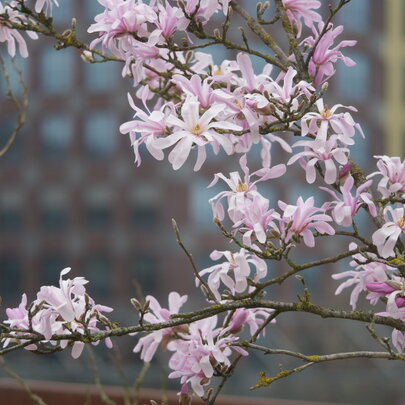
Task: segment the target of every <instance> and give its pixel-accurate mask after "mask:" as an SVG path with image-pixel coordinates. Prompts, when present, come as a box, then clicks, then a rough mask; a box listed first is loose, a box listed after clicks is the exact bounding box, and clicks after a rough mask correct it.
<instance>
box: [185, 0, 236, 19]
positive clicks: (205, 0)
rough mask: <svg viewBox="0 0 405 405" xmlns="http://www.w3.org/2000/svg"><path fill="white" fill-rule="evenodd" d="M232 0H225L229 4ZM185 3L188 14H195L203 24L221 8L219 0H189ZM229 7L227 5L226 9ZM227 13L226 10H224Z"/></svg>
mask: <svg viewBox="0 0 405 405" xmlns="http://www.w3.org/2000/svg"><path fill="white" fill-rule="evenodd" d="M229 1H230V0H224V2H225V4H226V5H227V4H228V3H229ZM184 3H185V6H186V7H185V10H186V13H187V14H188V15H194V16H195V18H197V19H199V20H200V21H201V22H202V23H203V24H206V23H207V22H208V20H209V19H210V18H211V17H212V16H213V15H214V14H215V13H216V12H217V11H218V10H219V9H220V5H219V3H218V0H187V1H185V2H184ZM227 9H228V7H226V10H227ZM224 13H226V12H224Z"/></svg>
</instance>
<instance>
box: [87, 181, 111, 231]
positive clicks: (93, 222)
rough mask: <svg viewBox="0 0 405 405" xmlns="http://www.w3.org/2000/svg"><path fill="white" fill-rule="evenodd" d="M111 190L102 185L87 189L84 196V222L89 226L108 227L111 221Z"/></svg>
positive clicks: (96, 227)
mask: <svg viewBox="0 0 405 405" xmlns="http://www.w3.org/2000/svg"><path fill="white" fill-rule="evenodd" d="M112 197H113V196H112V194H111V191H110V190H108V189H105V188H102V187H94V188H92V189H90V190H88V192H87V194H86V196H85V206H86V222H87V225H88V226H89V227H91V228H95V229H100V228H106V227H109V226H110V224H111V221H112V217H113V212H112V204H113V198H112Z"/></svg>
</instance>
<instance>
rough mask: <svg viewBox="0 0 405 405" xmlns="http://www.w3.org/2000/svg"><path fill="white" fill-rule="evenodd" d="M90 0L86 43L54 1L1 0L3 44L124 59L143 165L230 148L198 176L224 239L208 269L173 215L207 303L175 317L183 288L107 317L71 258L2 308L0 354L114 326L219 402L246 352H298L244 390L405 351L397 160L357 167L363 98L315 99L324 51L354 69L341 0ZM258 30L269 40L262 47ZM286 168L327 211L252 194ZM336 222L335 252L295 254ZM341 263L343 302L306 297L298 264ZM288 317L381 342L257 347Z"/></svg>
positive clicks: (403, 220)
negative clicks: (219, 166) (298, 171)
mask: <svg viewBox="0 0 405 405" xmlns="http://www.w3.org/2000/svg"><path fill="white" fill-rule="evenodd" d="M98 1H99V3H100V4H101V5H102V6H103V7H104V10H103V11H102V13H101V14H98V15H96V16H95V17H94V23H93V24H92V25H91V26H90V27H88V32H89V33H91V34H93V35H94V40H93V41H92V42H91V43H90V44H86V43H84V42H82V41H80V39H79V38H77V35H76V21H75V20H73V21H72V26H71V28H70V29H69V30H66V31H64V32H63V33H60V32H58V31H57V30H56V28H55V27H54V26H53V23H52V13H57V11H58V10H57V8H56V7H57V6H58V2H57V0H36V1H34V0H25V1H24V0H14V1H4V0H2V1H1V2H0V42H1V43H2V46H4V47H7V51H8V53H9V54H10V55H11V56H12V57H14V56H15V55H16V54H17V53H19V54H20V55H21V56H22V57H28V53H29V52H28V49H27V44H26V41H27V40H28V37H29V38H32V39H37V38H38V37H39V36H41V35H42V36H49V37H53V38H54V39H55V40H56V47H57V48H59V49H61V48H66V47H76V48H78V49H79V50H80V51H81V57H82V58H83V60H84V61H85V62H88V63H99V62H108V61H120V62H122V76H123V77H130V78H131V79H132V85H133V88H129V89H128V100H129V104H130V106H131V107H132V108H133V110H134V112H135V114H134V118H133V119H132V120H129V121H128V122H125V123H123V124H122V125H121V126H120V131H121V132H122V133H123V134H128V136H129V138H130V140H131V144H132V147H133V150H134V153H135V163H136V164H137V165H140V164H141V155H142V154H141V152H140V149H141V148H144V147H146V150H147V152H148V153H149V154H151V155H152V156H153V157H154V158H155V159H156V160H163V159H165V158H166V156H167V159H168V160H169V162H170V164H171V165H172V167H173V170H178V169H180V168H181V167H182V166H183V165H184V163H185V162H186V160H187V159H191V160H193V162H195V164H194V171H198V170H199V169H200V168H201V167H202V166H203V165H204V164H206V153H207V149H209V148H212V150H213V152H214V153H215V154H221V155H222V156H225V155H226V156H231V155H232V158H233V159H236V160H238V161H239V165H240V170H239V171H235V172H232V173H228V174H227V173H217V174H216V175H215V177H214V179H213V180H212V183H211V184H210V185H209V187H210V186H213V185H214V184H217V186H218V185H220V186H222V187H223V191H221V192H220V193H218V194H217V195H216V196H215V197H213V198H212V199H211V200H210V201H209V202H210V204H211V206H212V211H213V216H214V222H215V223H216V224H217V225H218V227H219V230H220V232H222V234H223V236H224V238H227V239H229V240H230V242H231V245H230V246H231V248H230V250H226V251H218V250H214V251H213V252H212V253H211V255H210V258H211V259H212V260H213V261H214V262H215V264H214V265H213V266H211V267H209V268H206V269H203V270H199V269H197V267H196V265H195V263H194V261H193V258H192V255H191V253H190V252H189V251H188V250H187V249H186V248H185V246H184V245H183V242H182V240H181V239H180V234H179V231H178V228H177V225H176V223H175V222H174V223H173V226H174V229H175V231H176V235H177V238H178V243H179V244H180V246H181V247H182V248H183V250H184V251H185V253H186V254H187V255H188V257H189V259H190V263H191V267H192V268H193V271H194V275H195V284H196V288H197V289H198V290H200V291H201V292H202V294H203V295H204V297H205V299H206V305H205V306H204V307H203V308H199V309H196V310H194V311H192V312H187V313H184V312H181V307H182V306H183V305H184V304H185V302H186V301H187V296H186V295H184V296H181V295H180V294H178V293H177V292H170V293H169V295H168V304H166V302H164V303H159V302H158V301H157V300H156V299H155V298H154V297H152V296H147V297H146V300H145V301H144V302H140V301H139V300H137V299H132V300H131V303H132V305H133V306H134V307H135V311H137V312H138V313H139V321H138V323H137V324H136V325H130V326H119V325H117V324H116V323H114V322H113V321H112V320H111V319H112V318H111V317H110V312H111V311H112V308H109V307H106V306H103V305H100V304H98V303H95V302H94V300H93V299H92V298H91V297H90V296H89V295H88V294H87V293H86V284H87V283H88V281H87V280H85V279H84V278H82V277H75V278H73V279H69V278H68V273H69V270H70V269H64V270H62V271H61V273H60V280H59V286H43V287H41V288H40V290H39V292H38V293H37V296H36V299H34V300H33V301H31V299H28V297H27V296H26V295H25V294H23V295H22V299H21V303H20V304H19V305H18V306H17V307H16V308H8V309H6V314H7V315H6V317H5V319H4V320H3V322H2V324H1V336H0V339H1V340H0V341H1V348H0V354H1V355H3V356H4V355H5V354H7V353H10V352H12V351H15V350H19V349H22V348H24V349H26V350H29V351H32V352H35V353H51V352H54V351H59V350H61V349H65V348H66V349H68V350H71V354H72V357H73V358H78V357H79V356H80V354H81V353H82V350H83V347H84V346H85V345H86V344H97V343H99V342H100V341H103V342H104V343H105V344H106V346H107V347H109V348H110V347H112V341H111V338H112V337H115V336H122V335H131V336H134V335H136V337H134V338H133V339H134V341H135V343H134V349H133V351H134V352H135V353H138V354H139V355H140V357H141V359H142V360H143V361H144V362H150V361H151V360H152V358H153V356H154V355H155V353H156V351H157V350H159V349H160V348H161V347H163V348H164V349H167V350H168V351H169V352H170V357H169V359H168V367H169V369H170V373H169V375H168V377H169V378H171V379H175V380H177V381H178V386H179V391H180V392H181V395H180V402H181V403H182V404H189V403H190V401H191V397H192V395H196V396H198V397H201V398H203V399H204V400H205V402H206V403H207V404H213V403H214V402H215V400H216V398H217V395H218V393H219V391H220V390H221V388H222V387H223V385H224V383H225V382H226V381H227V380H228V379H229V377H230V376H231V375H232V373H233V372H234V370H235V367H236V365H237V364H238V362H239V360H240V359H241V358H243V357H245V356H249V353H250V352H252V351H259V352H262V353H263V354H279V355H280V354H281V355H284V356H291V357H294V358H297V359H299V360H301V361H302V362H303V364H301V365H299V366H297V367H296V368H292V369H286V370H282V371H280V373H278V374H277V375H274V376H271V377H268V376H266V374H265V373H263V372H262V373H260V374H259V376H258V382H257V384H256V385H255V386H254V387H252V388H259V387H264V386H268V385H269V384H271V383H272V382H273V381H275V380H278V379H280V378H283V377H286V376H288V375H290V374H292V373H295V372H299V371H302V370H303V369H305V368H307V367H309V366H312V365H314V364H316V363H320V362H325V361H332V360H337V359H349V358H357V357H368V358H379V359H389V360H402V361H403V360H405V357H404V355H403V354H402V353H403V351H404V348H405V256H404V254H405V252H404V245H403V243H402V242H401V237H403V234H404V231H405V212H404V202H405V161H401V158H400V157H389V156H375V157H374V158H375V161H376V166H377V169H376V171H374V172H372V173H369V174H368V173H364V172H363V170H362V169H361V168H360V167H359V166H358V165H357V164H356V162H354V161H353V160H352V159H351V157H350V148H352V147H353V146H354V144H355V142H356V138H357V137H359V136H360V137H364V136H365V135H364V134H363V132H362V130H361V127H360V125H359V124H358V123H357V122H356V120H355V115H354V113H355V112H356V109H355V108H354V107H352V106H344V105H342V104H336V105H334V106H331V107H329V106H327V105H326V104H325V102H324V100H323V97H324V93H325V92H326V91H327V87H328V85H327V84H328V82H327V81H328V80H330V79H332V77H333V75H334V74H335V64H338V63H340V64H342V62H343V64H344V65H346V66H349V67H350V66H353V65H355V62H354V61H353V60H351V59H350V58H348V57H347V56H345V55H344V52H345V48H347V47H352V46H354V45H355V41H347V40H346V41H341V40H339V35H340V34H342V32H343V27H342V26H335V25H334V23H333V19H334V16H335V15H336V14H337V13H338V12H339V10H340V9H341V8H342V7H343V6H345V4H347V3H348V2H349V1H350V0H340V1H335V3H334V4H331V5H330V6H329V9H328V10H327V13H326V14H327V15H326V19H323V18H322V17H321V14H319V12H318V11H319V10H318V9H319V8H320V6H321V2H320V1H317V0H275V1H274V2H269V1H266V2H258V3H257V7H256V13H255V15H250V14H249V13H248V12H247V11H246V10H245V9H243V8H242V7H241V6H240V4H238V3H239V2H237V1H232V0H177V1H176V0H170V1H169V0H166V1H163V0H156V1H155V0H150V1H149V2H148V1H145V2H143V1H142V0H98ZM234 15H239V18H241V19H243V20H244V23H245V27H242V28H241V30H240V32H239V34H238V35H239V37H240V38H239V39H236V40H235V39H232V38H238V37H236V36H235V33H233V34H232V35H231V34H230V33H231V30H232V28H233V24H234V23H233V21H234V19H233V16H234ZM213 16H215V22H214V23H210V20H212V18H213ZM211 22H212V21H211ZM248 31H250V33H249V35H250V37H249V35H248ZM276 32H277V38H279V40H280V43H278V41H276V39H275V36H274V35H273V34H274V33H276ZM252 37H253V39H252ZM252 41H256V42H261V43H262V44H263V45H265V46H266V47H267V50H266V51H265V52H261V51H258V50H257V48H256V47H255V46H254V44H253V43H252ZM281 44H283V45H281ZM212 45H217V46H218V45H220V46H223V47H225V48H227V49H232V50H234V51H235V55H236V58H235V59H234V60H224V61H223V62H222V63H221V64H220V65H216V64H215V62H214V60H213V56H212V55H211V54H210V53H209V50H210V48H209V47H210V46H212ZM260 49H263V48H260ZM253 56H255V57H257V58H260V59H261V60H262V61H264V63H265V66H264V68H263V70H262V71H261V72H258V71H255V70H254V69H253V65H252V57H253ZM339 61H340V62H339ZM291 135H293V136H291ZM291 139H295V140H294V141H293V142H291ZM11 143H12V142H10V144H11ZM253 145H257V147H259V148H260V150H261V154H260V156H261V167H260V169H259V170H256V171H252V170H250V169H249V164H248V162H249V151H250V150H251V149H252V147H253ZM280 148H281V149H282V150H283V151H284V152H285V153H284V155H285V156H288V158H287V160H286V161H285V163H283V164H277V165H272V163H271V152H272V151H273V149H276V150H277V149H280ZM295 166H300V167H301V168H302V170H304V171H305V178H306V182H307V183H308V186H307V187H310V186H313V187H319V188H321V189H322V190H323V191H324V195H325V196H326V202H325V203H323V204H322V205H321V206H320V205H319V204H318V203H317V202H316V201H315V198H314V197H310V198H308V199H304V198H302V197H298V199H297V200H296V201H278V203H277V205H276V206H271V204H270V202H269V200H268V199H267V198H265V197H264V196H263V195H262V194H261V193H260V191H259V183H260V187H261V188H262V189H264V188H265V187H266V184H268V182H272V183H274V184H277V182H278V181H280V180H279V179H280V178H282V176H284V175H285V174H286V172H287V170H288V169H290V168H293V167H295ZM281 181H282V180H281ZM314 193H315V189H314ZM360 211H364V212H365V213H366V214H367V218H368V219H369V227H368V231H366V232H360V231H359V229H358V227H357V226H356V222H355V221H356V216H357V215H358V213H359V212H360ZM339 235H343V236H345V237H346V240H348V243H347V245H348V247H347V249H346V250H343V251H337V252H335V254H334V255H333V256H329V257H322V258H318V259H317V260H314V261H311V262H307V263H305V262H304V263H302V262H301V261H300V257H299V255H298V254H297V247H298V246H299V245H301V246H302V247H303V248H305V249H311V248H313V247H315V246H316V245H317V243H318V238H320V237H322V238H323V239H325V238H330V240H335V238H337V237H338V236H339ZM337 246H338V247H339V244H337ZM302 247H301V249H302ZM347 258H351V259H352V260H351V261H350V264H349V265H348V268H347V271H344V272H343V273H339V274H333V275H332V277H333V278H334V279H335V280H337V281H336V283H337V285H336V287H337V289H336V294H339V293H340V292H341V291H342V290H344V289H346V288H348V289H351V296H350V305H351V307H352V310H341V309H337V308H332V307H325V306H320V305H317V304H316V303H315V302H313V301H312V300H311V296H310V293H309V291H308V288H307V287H306V284H305V280H304V278H303V276H302V275H301V274H302V273H303V272H304V270H305V272H308V271H310V270H311V271H316V268H317V267H319V266H322V265H328V264H332V263H336V262H339V261H341V260H344V259H347ZM279 267H280V268H281V269H287V270H282V271H281V270H277V269H278V268H279ZM293 277H297V278H298V279H300V280H301V281H302V282H303V291H304V293H303V294H302V296H299V297H298V299H297V298H296V297H292V300H291V301H289V302H280V301H275V300H271V297H272V293H268V295H267V297H268V298H265V293H266V290H268V289H269V288H270V287H272V288H273V291H274V288H277V286H279V285H281V284H282V283H284V282H285V281H286V280H289V279H290V278H293ZM360 297H361V299H364V298H365V299H366V300H368V302H369V304H370V308H369V309H368V310H367V311H358V310H356V305H357V302H358V299H359V298H360ZM331 299H332V297H331ZM378 302H383V303H384V305H385V310H384V311H383V312H377V313H376V312H374V311H373V306H374V305H376V304H377V303H378ZM285 312H294V313H295V315H296V316H297V317H298V316H300V314H301V313H311V314H314V315H315V316H318V317H323V318H343V319H346V320H348V321H357V322H362V323H365V324H366V325H367V328H368V330H369V332H370V333H371V335H372V336H373V338H374V339H375V340H376V341H377V342H379V344H380V345H381V347H382V349H381V351H355V352H346V353H332V354H321V355H307V354H302V353H298V352H293V351H288V350H283V349H279V348H272V347H265V346H261V345H258V344H257V343H256V341H257V339H258V338H259V337H260V336H261V335H263V334H264V333H265V331H266V328H267V327H268V326H269V324H270V323H274V322H275V321H276V319H277V318H278V317H279V316H280V315H281V314H283V313H285ZM279 323H280V324H282V323H283V321H282V320H280V321H279ZM375 325H385V326H388V327H390V328H391V330H392V335H391V338H390V339H388V338H382V337H380V336H379V335H378V331H376V330H375V328H374V326H375ZM275 327H277V326H272V328H275Z"/></svg>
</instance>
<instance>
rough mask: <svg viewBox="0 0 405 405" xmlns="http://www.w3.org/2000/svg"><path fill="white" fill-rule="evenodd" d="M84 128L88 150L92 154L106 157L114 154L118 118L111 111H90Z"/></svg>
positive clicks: (97, 156)
mask: <svg viewBox="0 0 405 405" xmlns="http://www.w3.org/2000/svg"><path fill="white" fill-rule="evenodd" d="M86 117H87V120H86V124H85V129H84V142H85V147H86V151H87V152H88V154H89V155H90V156H93V157H96V158H105V157H109V156H111V155H112V153H113V152H114V150H115V146H116V136H117V128H118V125H117V119H116V116H115V114H113V113H112V112H109V111H103V112H96V113H90V114H87V115H86Z"/></svg>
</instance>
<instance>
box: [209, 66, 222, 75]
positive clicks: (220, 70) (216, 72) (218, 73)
mask: <svg viewBox="0 0 405 405" xmlns="http://www.w3.org/2000/svg"><path fill="white" fill-rule="evenodd" d="M212 74H213V76H222V75H224V74H225V73H224V71H223V70H222V69H221V68H220V67H219V68H218V69H215V70H214V71H213V72H212Z"/></svg>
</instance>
